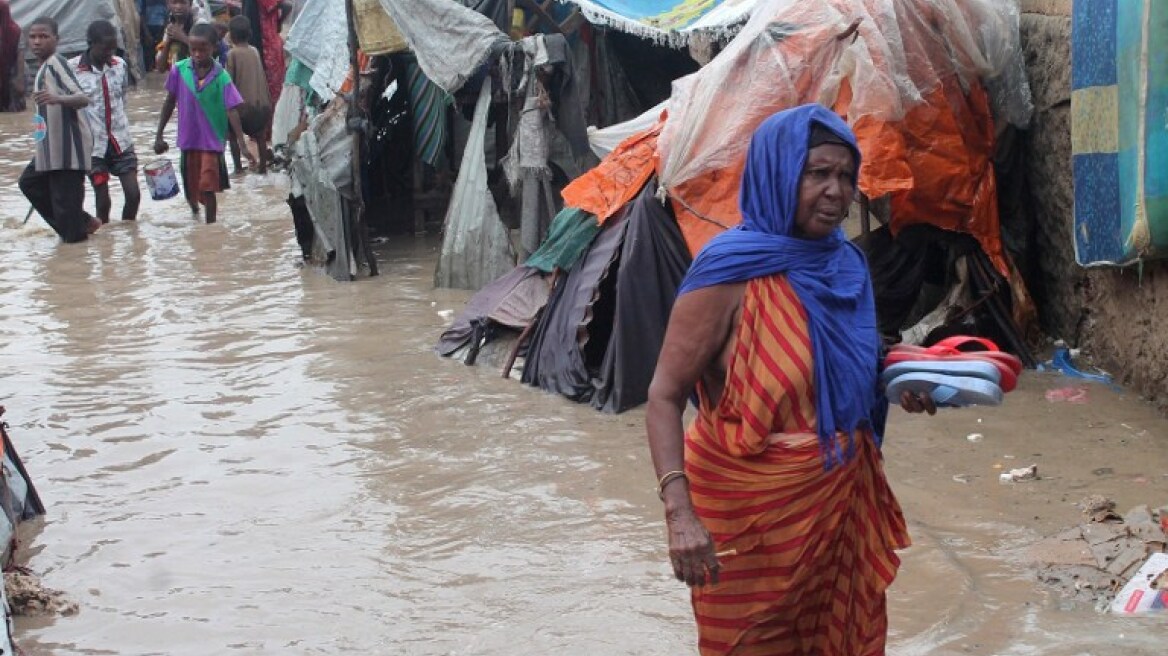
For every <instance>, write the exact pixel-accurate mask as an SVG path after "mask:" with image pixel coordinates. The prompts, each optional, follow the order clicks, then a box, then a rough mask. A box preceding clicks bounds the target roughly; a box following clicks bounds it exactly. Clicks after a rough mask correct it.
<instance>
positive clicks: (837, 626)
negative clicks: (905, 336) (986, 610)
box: [647, 105, 935, 656]
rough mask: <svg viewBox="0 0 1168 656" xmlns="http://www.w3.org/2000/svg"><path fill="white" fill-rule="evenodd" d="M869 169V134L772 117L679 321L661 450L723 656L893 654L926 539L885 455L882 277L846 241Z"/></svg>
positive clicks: (812, 112)
mask: <svg viewBox="0 0 1168 656" xmlns="http://www.w3.org/2000/svg"><path fill="white" fill-rule="evenodd" d="M859 168H860V153H859V151H858V149H857V148H856V142H855V137H854V135H853V134H852V132H851V130H850V129H849V128H848V126H847V124H845V123H844V122H843V121H842V120H841V119H840V118H839V117H838V116H836V115H835V114H833V113H832V112H830V111H828V110H827V109H825V108H823V107H820V106H818V105H805V106H802V107H796V108H794V109H789V110H786V111H783V112H780V113H778V114H776V115H774V116H772V117H771V118H769V119H767V120H766V121H765V122H764V123H763V124H762V125H761V126H760V127H759V129H758V130H757V132H755V135H754V138H753V139H752V141H751V144H750V150H749V153H748V155H747V162H746V170H745V172H744V174H743V179H742V189H741V194H740V200H739V204H740V207H741V210H742V225H741V226H740V227H739V228H737V229H734V230H729V231H727V232H725V233H723V234H721V235H719V236H718V237H716V238H714V239H713V240H711V241H710V243H709V244H708V245H707V246H706V247H705V248H704V249H703V250H702V251H701V253H699V255H698V257H697V259H696V260H695V261H694V263H693V266H692V268H691V269H690V272H689V274H688V276H687V277H686V279H685V280H684V281H683V282H682V285H681V290H680V292H679V296H678V299H677V301H676V303H675V305H674V308H673V312H672V315H671V317H670V320H669V326H668V328H667V330H666V336H665V342H664V345H663V346H662V349H661V355H660V357H659V360H658V363H657V370H656V373H655V375H654V378H653V383H652V386H651V388H650V391H649V406H648V416H647V425H648V434H649V446H650V449H651V451H652V455H653V463H654V466H655V468H656V471H657V476H658V494H659V495H660V496H661V498H662V500H663V501H664V502H665V519H666V524H667V527H668V533H669V557H670V560H671V561H672V564H673V571H674V573H675V575H676V576H677V578H678V579H680V580H683V581H685V582H686V583H687V584H689V585H690V586H691V594H692V599H693V608H694V615H695V618H696V620H697V624H698V632H699V647H700V650H701V653H702V654H703V655H706V656H709V655H712V654H808V655H810V654H815V655H817V656H833V655H839V656H854V655H857V654H883V653H884V642H885V637H886V633H887V614H886V610H885V597H884V592H885V589H886V588H887V587H888V585H889V584H890V583H891V582H892V580H893V578H894V576H895V575H896V570H897V567H898V565H899V559H898V558H897V556H896V554H895V550H896V549H902V548H904V547H907V546H908V545H909V537H908V533H907V531H906V529H905V523H904V518H903V516H902V515H901V512H900V507H899V506H898V504H897V501H896V498H895V497H894V496H893V494H892V490H891V489H890V488H889V486H888V482H887V480H886V479H885V476H884V471H883V466H882V462H881V456H880V450H879V449H880V440H881V433H882V431H883V424H884V419H885V417H886V415H887V409H888V405H887V402H886V401H884V399H883V395H882V394H881V392H880V391H879V390H878V388H877V372H878V367H879V365H878V360H879V357H880V339H879V336H878V334H877V330H876V313H875V306H874V302H873V296H872V286H871V282H870V280H869V277H868V269H867V265H866V263H865V260H864V257H863V255H862V254H861V252H860V250H859V249H857V248H856V247H855V246H853V245H852V244H851V243H850V242H849V241H847V239H845V238H844V236H843V232H842V231H841V230H840V224H841V223H842V222H843V220H844V218H845V217H846V216H847V212H848V207H849V206H850V204H851V202H852V198H853V195H854V190H855V185H856V176H857V173H858V171H859ZM695 389H696V391H697V401H698V413H697V417H696V419H695V420H694V422H693V424H692V425H691V426H690V427H689V429H688V430H685V431H683V428H682V412H683V410H684V408H685V402H686V399H687V398H688V397H689V396H690V394H691V393H692V392H693V391H694V390H695ZM900 401H901V405H902V406H903V407H904V408H905V409H906V410H908V411H910V412H922V411H927V412H929V413H930V414H932V413H933V412H935V408H934V407H933V404H932V402H931V401H930V400H928V399H925V398H922V397H917V396H914V395H909V394H906V395H905V397H904V398H903V399H900Z"/></svg>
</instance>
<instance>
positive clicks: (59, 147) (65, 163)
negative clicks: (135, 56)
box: [20, 16, 101, 243]
mask: <svg viewBox="0 0 1168 656" xmlns="http://www.w3.org/2000/svg"><path fill="white" fill-rule="evenodd" d="M57 38H58V28H57V22H56V21H55V20H53V19H52V18H49V17H47V16H41V17H40V18H37V19H35V20H33V21H32V23H30V24H29V27H28V46H29V50H31V51H32V53H33V55H35V56H36V58H37V59H38V60H40V63H41V67H40V70H39V71H37V75H36V81H35V82H34V84H33V95H32V97H33V101H34V102H35V103H36V114H35V115H34V117H33V122H34V138H35V139H36V156H35V158H34V159H33V161H32V162H31V163H30V164H29V165H28V168H26V169H25V170H24V173H22V174H21V176H20V190H21V191H22V192H23V193H24V195H25V197H27V198H28V200H29V202H31V203H32V206H33V207H34V208H36V210H37V211H38V212H40V215H41V216H42V217H44V219H45V221H46V222H47V223H48V224H49V225H50V226H52V228H53V230H56V231H57V234H58V235H60V236H61V239H62V241H64V242H66V243H73V242H79V241H85V240H86V239H88V238H89V235H90V234H92V233H94V232H96V231H97V229H98V228H100V227H101V222H100V221H98V220H97V219H95V218H94V217H92V216H90V215H89V213H87V212H86V211H85V210H84V209H83V208H82V204H83V202H84V201H85V173H86V172H87V171H88V170H89V167H90V154H91V151H92V150H93V138H92V135H91V134H90V132H89V126H88V125H86V123H85V119H84V118H82V117H81V115H80V112H79V111H78V110H80V109H83V108H84V107H86V106H88V105H89V96H88V95H87V94H86V93H85V91H84V90H83V89H82V88H81V85H80V83H78V81H77V77H76V76H75V75H74V74H73V69H72V67H71V66H69V62H68V61H66V59H65V58H64V57H62V56H61V55H59V54H57Z"/></svg>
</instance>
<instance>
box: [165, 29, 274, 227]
mask: <svg viewBox="0 0 1168 656" xmlns="http://www.w3.org/2000/svg"><path fill="white" fill-rule="evenodd" d="M218 38H219V35H218V34H217V33H216V32H215V28H214V27H212V26H211V25H209V24H207V23H199V24H197V25H195V26H194V27H193V28H192V29H191V34H190V38H189V43H190V49H191V56H190V58H189V59H184V60H182V61H180V62H178V63H177V64H175V66H174V68H172V69H171V70H170V75H169V76H168V77H167V78H166V90H167V92H168V93H167V96H166V101H165V102H164V103H163V104H162V116H161V118H159V121H158V132H157V134H155V137H154V152H155V153H157V154H159V155H161V154H162V153H165V152H166V151H167V150H168V149H169V148H170V146H169V145H168V144H167V143H166V140H165V139H164V138H163V136H162V135H163V132H164V131H165V130H166V124H167V123H169V122H170V117H171V116H172V115H173V114H174V110H175V107H178V148H179V150H180V151H181V153H182V156H181V158H180V160H179V169H180V171H181V172H182V179H183V189H184V190H185V192H186V198H187V202H188V203H190V206H191V212H193V213H194V214H196V215H197V214H198V213H199V203H200V202H202V204H203V207H205V208H206V210H207V215H206V218H207V223H214V222H215V220H216V218H217V216H216V215H217V208H218V205H217V202H216V194H218V193H219V192H220V191H223V190H224V189H225V188H226V186H225V183H226V182H227V165H226V162H225V160H224V159H223V148H224V145H225V143H226V141H227V130H228V128H229V127H230V129H231V131H232V133H233V134H234V135H235V138H236V139H239V140H240V141H242V140H243V128H242V127H241V126H240V124H239V113H238V112H237V111H236V108H237V107H239V106H240V105H242V104H243V97H242V96H240V95H239V90H238V89H236V88H235V84H234V83H232V81H231V76H230V75H228V74H227V71H225V70H223V67H222V66H220V65H219V63H218V62H216V61H215V59H214V52H215V45H216V43H217V42H218ZM247 159H248V163H249V164H251V165H252V166H255V158H254V157H253V156H252V154H251V153H250V152H249V153H247Z"/></svg>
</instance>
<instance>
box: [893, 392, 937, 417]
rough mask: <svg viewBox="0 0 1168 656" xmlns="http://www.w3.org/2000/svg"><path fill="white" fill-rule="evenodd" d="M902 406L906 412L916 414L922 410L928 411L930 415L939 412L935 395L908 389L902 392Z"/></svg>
mask: <svg viewBox="0 0 1168 656" xmlns="http://www.w3.org/2000/svg"><path fill="white" fill-rule="evenodd" d="M900 407H902V408H904V411H905V412H910V413H912V414H914V415H915V414H920V413H922V412H927V413H929V414H930V415H935V414H937V404H936V403H933V397H931V396H929V395H928V394H920V393H918V392H910V391H908V390H905V391H904V392H901V394H900Z"/></svg>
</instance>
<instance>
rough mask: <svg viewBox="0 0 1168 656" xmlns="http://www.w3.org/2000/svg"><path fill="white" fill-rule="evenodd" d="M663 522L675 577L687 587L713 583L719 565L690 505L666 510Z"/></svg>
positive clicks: (710, 541) (702, 527)
mask: <svg viewBox="0 0 1168 656" xmlns="http://www.w3.org/2000/svg"><path fill="white" fill-rule="evenodd" d="M665 525H666V528H667V529H668V531H669V561H670V562H671V563H672V564H673V575H674V576H676V577H677V580H678V581H685V584H686V585H688V586H691V587H692V586H695V585H705V584H706V583H707V582H709V583H717V582H718V569H719V568H720V567H721V565H719V563H718V556H717V555H716V553H715V550H714V539H713V538H711V537H710V532H709V531H707V530H706V527H705V526H704V525H702V520H701V519H699V518H698V516H697V515H696V514H695V513H694V511H693V508H686V509H683V510H676V511H666V513H665Z"/></svg>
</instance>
